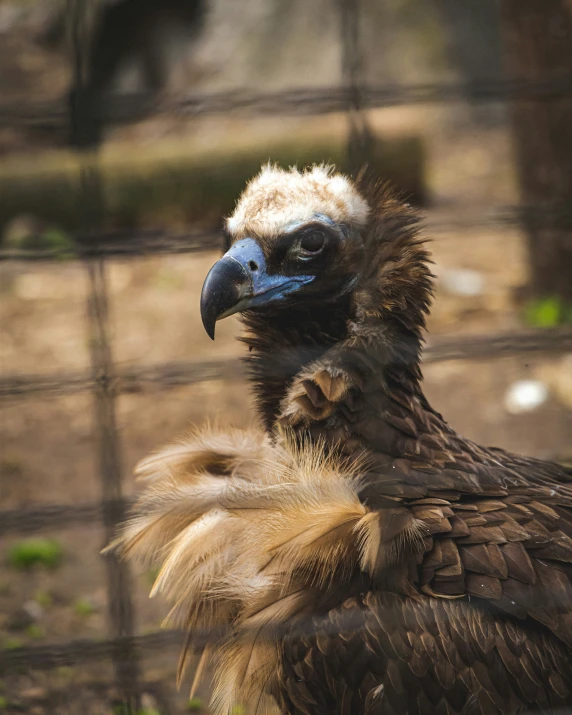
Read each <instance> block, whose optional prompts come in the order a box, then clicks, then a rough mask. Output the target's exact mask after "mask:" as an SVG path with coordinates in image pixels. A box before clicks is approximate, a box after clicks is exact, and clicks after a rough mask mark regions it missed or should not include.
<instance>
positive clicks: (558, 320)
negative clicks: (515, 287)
mask: <svg viewBox="0 0 572 715" xmlns="http://www.w3.org/2000/svg"><path fill="white" fill-rule="evenodd" d="M524 319H525V321H526V323H527V324H528V325H531V326H533V327H535V328H554V327H556V326H558V325H565V324H569V323H572V305H567V304H566V303H565V302H564V301H563V300H562V299H561V298H559V297H558V296H546V297H544V298H535V299H533V300H531V301H529V302H528V304H527V305H526V307H525V311H524Z"/></svg>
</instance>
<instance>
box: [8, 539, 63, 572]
mask: <svg viewBox="0 0 572 715" xmlns="http://www.w3.org/2000/svg"><path fill="white" fill-rule="evenodd" d="M62 557H63V552H62V547H61V545H60V543H59V542H58V541H56V540H55V539H43V538H33V539H26V540H24V541H19V542H18V543H16V544H14V546H12V548H11V549H10V551H9V554H8V561H9V563H10V565H11V566H13V567H14V568H17V569H29V568H32V567H34V566H44V567H46V568H51V569H53V568H56V567H57V566H59V564H60V563H61V560H62Z"/></svg>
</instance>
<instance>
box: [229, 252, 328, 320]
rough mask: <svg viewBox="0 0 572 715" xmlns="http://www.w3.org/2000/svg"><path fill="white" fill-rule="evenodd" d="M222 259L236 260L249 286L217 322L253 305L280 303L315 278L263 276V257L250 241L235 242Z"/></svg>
mask: <svg viewBox="0 0 572 715" xmlns="http://www.w3.org/2000/svg"><path fill="white" fill-rule="evenodd" d="M223 259H225V260H226V259H231V260H233V261H236V262H237V263H238V264H239V265H240V266H241V268H242V269H243V271H244V272H245V273H246V275H247V276H248V278H249V281H250V286H245V295H244V298H242V299H241V300H240V301H239V302H238V303H237V304H236V305H235V306H233V307H232V308H230V309H229V310H228V311H226V312H225V313H223V314H222V315H221V316H220V317H219V319H221V318H226V317H227V316H229V315H232V314H233V313H237V312H239V311H242V310H247V309H249V308H255V307H256V306H257V305H266V304H267V303H270V302H275V301H279V300H282V299H283V298H284V297H285V296H287V295H288V294H289V293H292V292H293V291H296V290H298V289H299V288H300V287H301V286H303V285H306V284H307V283H310V282H311V281H313V280H314V278H315V276H282V275H280V274H277V273H276V274H269V273H267V267H266V258H265V257H264V253H263V251H262V249H261V248H260V246H259V245H258V243H257V242H256V241H255V240H254V239H253V238H244V239H242V240H241V241H237V242H236V243H235V244H234V245H233V246H232V247H231V248H230V249H229V250H228V251H227V252H226V253H225V254H224V256H223Z"/></svg>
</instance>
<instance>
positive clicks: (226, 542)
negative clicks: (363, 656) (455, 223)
mask: <svg viewBox="0 0 572 715" xmlns="http://www.w3.org/2000/svg"><path fill="white" fill-rule="evenodd" d="M362 468H363V465H362V464H360V460H359V459H357V460H353V462H352V464H351V465H350V463H349V462H347V461H345V460H344V459H343V458H339V457H335V456H332V455H331V454H330V455H327V454H326V450H325V449H324V448H323V445H320V444H317V445H316V444H313V445H310V444H309V443H308V444H304V443H302V444H300V443H299V442H298V443H297V442H295V441H294V440H293V439H292V438H291V437H290V436H289V435H287V434H282V435H280V439H279V441H278V443H277V444H271V443H270V441H269V440H268V439H267V438H265V437H264V436H262V435H260V434H258V433H254V432H243V431H231V430H224V432H219V431H216V430H208V431H203V432H201V433H198V434H196V435H194V436H192V437H191V438H189V439H187V440H186V441H184V442H182V443H181V444H178V445H174V446H171V447H168V448H167V449H166V450H164V451H163V452H159V453H158V454H156V455H153V456H152V457H151V458H149V459H147V460H145V461H144V462H143V463H142V464H141V465H139V467H138V470H137V473H138V474H139V476H140V478H142V479H143V480H144V482H145V487H146V488H145V490H144V491H143V493H142V495H141V497H140V498H139V501H138V502H137V504H136V505H135V507H134V510H133V514H132V516H131V518H130V519H129V520H128V521H127V523H126V525H125V526H124V527H123V530H122V531H121V533H120V534H119V536H118V538H117V539H116V540H115V541H114V542H113V543H112V544H111V545H110V547H108V549H114V550H116V551H117V552H118V553H119V554H121V555H122V556H124V557H126V558H130V559H139V560H142V561H144V562H147V563H154V564H156V565H160V567H161V568H160V571H159V574H158V576H157V579H156V581H155V584H154V586H153V590H152V592H151V595H154V594H156V593H160V594H162V595H163V596H164V597H165V598H167V600H168V601H169V602H171V603H172V605H173V607H172V610H171V612H170V614H169V617H168V619H167V620H168V622H169V623H170V624H171V625H176V626H179V627H183V628H186V629H188V630H189V631H193V632H195V633H196V632H197V631H201V632H202V633H203V634H205V635H206V636H207V638H209V634H212V635H210V640H209V643H208V644H207V648H208V649H209V653H211V652H212V658H213V661H214V663H215V664H216V668H215V684H216V688H215V695H214V700H213V703H214V707H215V712H220V713H223V712H227V711H228V708H229V707H230V706H232V704H233V703H236V702H241V703H243V704H249V706H250V707H254V705H255V706H256V707H257V708H258V709H259V712H269V709H268V708H269V707H270V705H269V703H270V702H271V701H269V700H268V699H267V696H266V695H265V694H264V693H267V692H268V691H270V690H271V689H272V688H271V685H272V682H273V679H275V678H276V677H277V676H278V671H279V662H280V660H279V647H280V646H279V643H280V639H281V636H283V634H284V632H285V631H286V630H288V629H289V628H291V627H292V626H294V625H295V624H296V623H299V619H300V618H303V617H304V614H306V613H309V612H315V610H316V608H317V607H318V604H319V602H320V598H323V596H324V593H327V591H328V589H329V588H330V587H331V586H333V585H334V581H335V586H336V587H337V586H338V585H339V584H340V582H342V583H343V582H346V581H347V580H348V579H349V578H350V576H351V575H352V574H354V573H355V572H356V570H358V569H361V570H363V571H366V572H370V573H374V572H375V571H376V570H378V569H382V568H384V566H385V565H387V564H388V563H391V562H392V561H393V560H395V558H396V555H397V554H398V552H399V550H400V549H401V548H403V546H404V544H408V543H410V542H411V543H416V540H418V536H419V529H418V526H417V523H416V520H415V519H414V518H413V517H412V516H411V514H410V513H409V512H408V511H407V510H405V509H403V510H402V512H403V513H401V512H400V510H399V509H391V510H387V514H384V513H383V511H377V512H372V511H371V510H370V509H369V508H368V507H367V506H365V505H364V504H363V503H362V502H361V501H360V499H359V496H358V487H359V472H360V469H362ZM362 471H363V469H362ZM384 554H385V555H384ZM297 619H298V620H297ZM221 633H222V634H223V635H221ZM187 645H188V647H191V646H192V638H189V642H188V644H187ZM186 661H187V655H185V654H183V656H182V659H181V672H180V675H182V671H183V670H184V666H185V663H186ZM203 666H204V659H203V660H202V665H201V669H202V667H203ZM263 691H264V693H263Z"/></svg>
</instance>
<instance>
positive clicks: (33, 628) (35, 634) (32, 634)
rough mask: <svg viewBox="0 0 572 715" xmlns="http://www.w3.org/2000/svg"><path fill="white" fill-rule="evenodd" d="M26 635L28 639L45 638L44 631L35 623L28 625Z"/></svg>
mask: <svg viewBox="0 0 572 715" xmlns="http://www.w3.org/2000/svg"><path fill="white" fill-rule="evenodd" d="M26 635H27V636H28V638H33V639H34V640H38V639H40V638H44V637H45V635H46V631H45V630H44V629H43V628H42V626H39V625H38V624H37V623H30V625H29V626H28V627H27V628H26Z"/></svg>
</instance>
